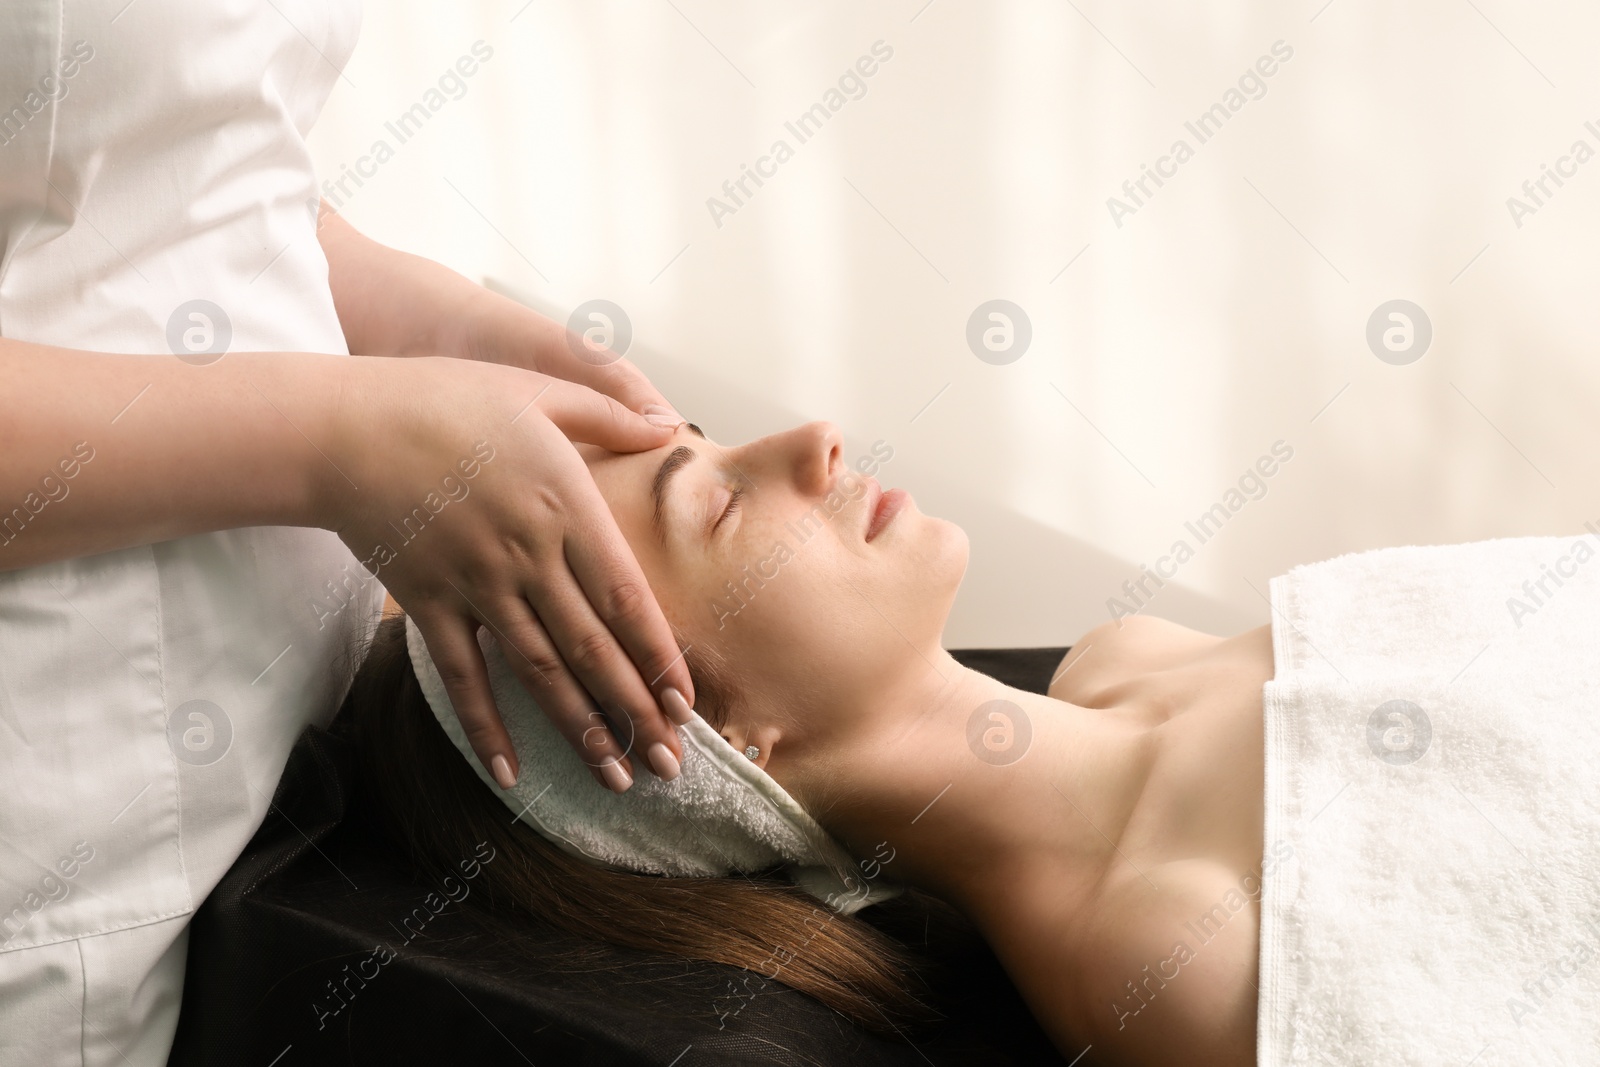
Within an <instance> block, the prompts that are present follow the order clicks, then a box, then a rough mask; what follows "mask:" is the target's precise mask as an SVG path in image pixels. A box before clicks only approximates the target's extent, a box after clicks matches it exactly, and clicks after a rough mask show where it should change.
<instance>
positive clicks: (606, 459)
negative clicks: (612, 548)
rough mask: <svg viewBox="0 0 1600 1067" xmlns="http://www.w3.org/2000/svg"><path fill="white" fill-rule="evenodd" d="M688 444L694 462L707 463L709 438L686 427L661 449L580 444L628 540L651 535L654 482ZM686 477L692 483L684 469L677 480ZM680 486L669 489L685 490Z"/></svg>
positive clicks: (583, 454)
mask: <svg viewBox="0 0 1600 1067" xmlns="http://www.w3.org/2000/svg"><path fill="white" fill-rule="evenodd" d="M680 446H686V447H688V448H689V449H691V450H693V451H694V453H695V459H694V463H695V464H698V463H700V462H703V460H704V456H705V455H706V452H707V447H708V446H707V444H706V442H705V441H703V440H702V439H700V438H699V437H696V436H695V435H694V434H692V433H689V432H688V431H687V430H685V429H684V428H683V427H679V428H678V432H677V433H675V434H673V436H672V438H671V439H670V440H668V441H667V443H666V444H664V445H662V446H661V447H660V448H652V449H649V450H647V451H644V452H611V451H608V450H606V449H604V448H599V447H597V446H595V445H589V444H579V445H578V446H577V449H578V454H579V455H580V456H582V457H583V461H584V462H585V463H586V464H588V467H589V473H590V474H591V475H592V476H593V477H594V482H595V485H596V486H597V487H598V488H599V489H600V495H601V496H602V497H604V498H605V501H606V503H607V504H608V505H609V506H610V508H611V513H612V515H614V516H615V517H616V520H617V525H618V526H620V527H621V528H622V532H623V533H624V534H625V535H626V536H627V538H628V540H629V541H631V542H635V543H637V540H638V538H639V537H640V536H648V534H649V529H650V516H651V514H652V512H653V510H654V508H653V505H652V502H651V498H650V485H651V482H652V481H654V479H655V476H656V472H657V471H658V470H660V469H661V464H662V463H663V462H665V460H666V458H667V457H668V456H669V455H671V454H672V452H673V450H674V449H676V448H678V447H680ZM678 479H682V480H683V481H684V483H685V484H688V477H687V472H680V473H679V474H678V475H677V476H676V478H675V479H674V481H676V480H678ZM682 491H683V490H682V489H681V487H680V488H677V489H674V490H669V492H682Z"/></svg>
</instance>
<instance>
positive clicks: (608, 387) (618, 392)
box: [533, 320, 675, 415]
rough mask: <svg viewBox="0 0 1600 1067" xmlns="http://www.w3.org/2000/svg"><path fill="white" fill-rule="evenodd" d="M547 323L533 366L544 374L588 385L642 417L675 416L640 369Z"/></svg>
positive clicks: (559, 327)
mask: <svg viewBox="0 0 1600 1067" xmlns="http://www.w3.org/2000/svg"><path fill="white" fill-rule="evenodd" d="M545 322H546V323H547V326H546V330H545V333H544V334H543V335H542V336H541V338H540V340H539V342H538V343H537V344H536V345H535V346H534V351H533V366H534V367H535V368H536V369H537V370H538V371H539V372H540V373H541V374H548V375H550V376H551V377H552V378H560V379H562V380H563V381H568V382H576V383H577V384H579V385H586V386H588V387H589V388H590V389H593V390H594V391H595V392H597V393H604V394H605V395H606V396H609V397H611V399H613V400H616V401H618V402H619V403H621V404H622V406H623V407H625V408H628V409H629V410H630V411H637V412H639V413H640V414H642V415H649V414H650V413H651V409H652V408H654V409H658V411H659V413H661V414H675V412H674V411H673V408H672V405H671V404H669V403H667V399H666V397H664V396H662V395H661V393H660V392H658V391H657V389H656V387H655V386H654V385H651V384H650V379H648V378H646V377H645V376H644V373H643V372H642V371H640V370H639V368H638V367H636V366H634V365H633V364H632V363H630V362H628V361H627V360H625V359H623V358H621V357H620V356H617V357H616V358H610V357H612V356H613V355H614V353H611V352H609V351H604V350H602V351H600V352H596V351H594V350H593V349H590V348H587V347H586V346H585V343H584V341H583V338H582V337H581V336H579V335H578V334H575V333H573V332H572V331H571V330H569V329H567V328H566V327H564V326H562V325H561V324H560V323H557V322H553V321H550V320H545Z"/></svg>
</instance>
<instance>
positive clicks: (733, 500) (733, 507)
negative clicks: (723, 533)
mask: <svg viewBox="0 0 1600 1067" xmlns="http://www.w3.org/2000/svg"><path fill="white" fill-rule="evenodd" d="M743 499H744V486H742V485H736V486H734V487H733V491H732V492H730V493H729V494H728V506H727V507H726V508H724V509H723V510H722V514H721V515H719V516H717V521H716V522H715V523H713V524H712V527H711V532H712V534H713V535H714V534H716V532H717V531H718V530H719V529H721V527H722V524H723V523H724V522H727V521H728V516H730V515H732V514H733V513H734V512H736V511H738V510H739V502H740V501H741V500H743Z"/></svg>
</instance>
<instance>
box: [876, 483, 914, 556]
mask: <svg viewBox="0 0 1600 1067" xmlns="http://www.w3.org/2000/svg"><path fill="white" fill-rule="evenodd" d="M910 500H911V494H910V493H908V492H906V491H905V490H904V489H884V488H883V486H881V485H879V484H878V480H877V479H876V478H868V479H867V508H866V512H867V535H866V538H867V541H868V542H869V543H870V542H871V541H872V539H873V538H875V537H877V536H878V534H880V533H882V532H883V528H884V527H885V526H887V525H889V523H890V522H891V521H893V519H894V517H895V516H896V515H898V514H900V512H901V511H903V510H905V506H906V504H907V503H909V502H910Z"/></svg>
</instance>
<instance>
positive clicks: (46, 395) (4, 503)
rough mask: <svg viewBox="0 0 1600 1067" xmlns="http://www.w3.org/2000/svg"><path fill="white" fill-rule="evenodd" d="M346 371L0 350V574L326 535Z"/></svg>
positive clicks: (272, 362) (331, 364)
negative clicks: (243, 534)
mask: <svg viewBox="0 0 1600 1067" xmlns="http://www.w3.org/2000/svg"><path fill="white" fill-rule="evenodd" d="M348 362H349V360H348V358H347V357H344V356H333V355H321V354H315V353H302V352H270V353H260V352H255V353H252V352H245V353H233V354H229V355H227V356H226V357H224V358H223V359H220V360H218V361H217V362H216V363H213V364H210V365H207V366H203V367H197V366H193V365H190V364H187V363H184V362H183V361H181V360H178V359H176V358H173V357H169V356H148V355H117V354H110V353H100V352H84V351H80V350H76V349H63V348H52V347H49V346H45V345H35V344H28V343H25V342H20V341H15V340H9V339H5V338H0V383H3V385H0V570H13V569H16V568H19V567H27V566H32V565H35V564H39V563H47V562H51V561H53V560H58V559H68V558H72V557H76V556H85V555H92V554H95V553H99V552H107V551H111V550H113V549H117V548H125V547H128V546H130V545H140V544H150V543H153V542H156V541H165V540H169V539H171V538H175V537H183V536H186V535H188V534H194V533H202V532H205V531H209V530H222V529H231V528H233V527H239V526H272V525H284V526H318V525H322V521H321V519H322V515H321V512H322V511H323V510H324V508H323V504H322V501H323V498H324V496H325V494H326V491H327V490H326V487H327V486H328V485H329V484H331V483H330V478H331V477H337V474H336V472H332V471H331V470H330V469H329V462H330V461H329V460H328V459H327V458H326V457H325V456H324V455H323V454H322V453H321V452H319V450H318V444H319V443H325V441H326V438H327V437H328V433H329V429H330V422H331V420H332V419H333V418H334V417H335V414H334V412H335V411H336V406H337V404H338V401H339V393H340V388H341V384H342V381H343V376H342V373H341V365H342V364H346V363H348Z"/></svg>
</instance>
